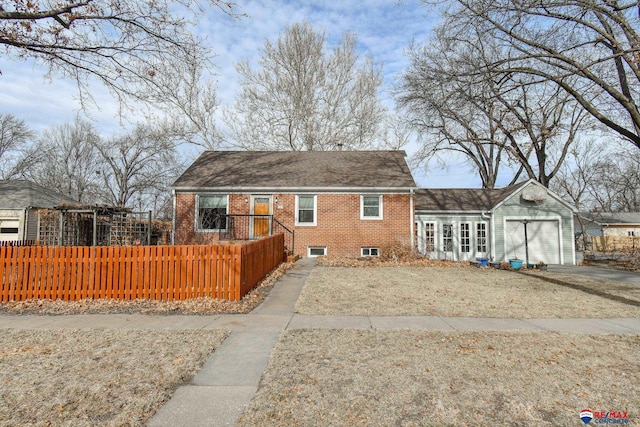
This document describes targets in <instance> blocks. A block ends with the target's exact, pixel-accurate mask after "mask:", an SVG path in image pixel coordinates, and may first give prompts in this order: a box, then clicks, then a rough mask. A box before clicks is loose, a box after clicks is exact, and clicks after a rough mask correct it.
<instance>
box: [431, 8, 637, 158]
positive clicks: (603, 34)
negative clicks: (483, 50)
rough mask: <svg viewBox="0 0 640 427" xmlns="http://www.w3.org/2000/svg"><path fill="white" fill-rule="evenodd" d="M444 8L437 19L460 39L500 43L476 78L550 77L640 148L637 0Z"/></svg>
mask: <svg viewBox="0 0 640 427" xmlns="http://www.w3.org/2000/svg"><path fill="white" fill-rule="evenodd" d="M423 1H424V2H425V3H432V2H431V1H430V0H423ZM448 6H449V7H447V8H446V12H445V22H444V23H443V24H442V25H443V26H445V27H448V28H450V29H452V30H453V31H455V32H456V34H457V36H458V40H459V41H460V42H461V43H464V44H465V45H466V46H471V45H473V43H474V42H475V37H476V36H477V35H478V34H482V35H485V36H487V37H489V38H491V39H493V40H494V41H495V43H497V44H498V45H499V46H501V47H502V49H503V53H504V54H503V55H501V56H500V57H498V58H496V59H495V61H492V62H491V63H488V64H487V65H486V67H485V68H484V69H480V70H478V73H479V76H480V75H487V74H490V75H492V76H497V77H498V78H512V77H513V76H529V77H531V78H532V79H534V80H536V79H537V80H543V81H548V82H552V83H553V84H556V85H558V86H559V87H560V88H562V90H564V91H566V93H568V94H569V95H571V96H572V97H573V98H574V99H575V100H576V101H577V102H578V103H579V104H580V105H581V106H582V107H583V108H584V109H585V110H586V111H588V112H589V114H591V115H592V116H593V117H594V118H595V119H597V120H598V121H599V122H600V123H602V124H603V125H604V126H606V127H607V128H609V129H610V130H613V131H614V132H615V133H617V134H618V135H620V136H621V137H622V138H624V139H626V140H628V141H629V142H631V143H632V144H634V145H635V146H636V147H639V148H640V110H639V108H638V102H639V96H640V92H639V89H640V85H639V83H640V35H639V33H638V28H639V24H640V18H639V16H638V3H637V1H630V0H629V1H619V0H607V1H571V2H567V1H564V0H541V1H518V2H513V1H510V0H497V1H496V0H452V1H450V2H448Z"/></svg>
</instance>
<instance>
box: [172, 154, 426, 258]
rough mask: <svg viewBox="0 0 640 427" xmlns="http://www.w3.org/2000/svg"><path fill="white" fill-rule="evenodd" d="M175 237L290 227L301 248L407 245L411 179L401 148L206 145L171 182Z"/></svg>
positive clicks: (305, 252) (235, 235) (366, 249)
mask: <svg viewBox="0 0 640 427" xmlns="http://www.w3.org/2000/svg"><path fill="white" fill-rule="evenodd" d="M172 188H173V192H174V196H175V197H174V203H175V204H174V227H173V230H174V236H173V237H174V243H175V244H191V243H207V242H212V241H215V240H220V239H223V240H224V239H241V238H249V239H253V238H259V237H262V236H265V235H269V234H272V233H273V232H274V231H277V230H281V229H282V228H281V226H282V227H283V228H286V229H288V230H291V231H294V232H295V242H293V241H292V242H291V243H290V244H288V246H289V248H288V249H289V250H292V249H293V251H294V252H295V254H296V255H301V256H318V255H336V256H350V257H358V256H368V255H372V256H375V255H378V254H380V251H381V250H382V248H384V247H385V246H388V245H393V244H397V243H402V244H406V245H410V244H411V242H412V236H413V234H414V230H413V226H414V215H413V212H414V209H413V198H412V195H413V192H414V191H415V188H416V184H415V181H414V180H413V177H412V175H411V171H410V170H409V167H408V165H407V162H406V154H405V152H404V151H305V152H256V151H207V152H205V153H203V154H202V155H201V156H200V157H199V158H198V159H197V160H196V161H195V162H194V163H193V164H192V165H191V166H190V167H189V168H188V169H187V170H186V171H185V172H184V174H182V176H180V177H179V178H178V180H177V181H176V182H175V183H174V184H173V186H172Z"/></svg>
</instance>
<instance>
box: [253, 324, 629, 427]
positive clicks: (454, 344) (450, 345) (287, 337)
mask: <svg viewBox="0 0 640 427" xmlns="http://www.w3.org/2000/svg"><path fill="white" fill-rule="evenodd" d="M583 408H591V409H592V410H598V411H627V412H629V416H630V417H631V419H630V421H631V425H634V424H635V423H637V422H638V421H640V418H639V417H638V408H640V337H639V336H634V335H580V334H558V333H536V332H522V333H503V332H484V333H465V332H454V333H448V332H427V331H372V330H366V331H363V330H294V331H287V332H286V333H285V334H284V335H283V337H282V338H281V340H280V342H279V343H278V345H277V346H276V349H275V350H274V353H273V355H272V358H271V363H270V365H269V367H268V369H267V371H266V373H265V375H264V377H263V380H262V383H261V386H260V389H259V391H258V394H257V396H256V398H255V399H254V400H253V401H252V402H251V403H250V404H249V406H248V408H247V409H246V411H245V413H244V414H243V417H242V418H241V421H240V425H241V426H244V427H247V426H260V427H264V426H284V425H291V426H294V425H295V426H318V425H327V426H328V425H336V426H360V425H361V426H394V425H395V426H442V425H451V426H454V425H455V426H459V425H468V426H489V425H519V426H531V425H535V426H557V425H565V426H569V425H573V426H578V425H583V424H582V422H581V421H580V418H579V413H580V411H581V410H582V409H583Z"/></svg>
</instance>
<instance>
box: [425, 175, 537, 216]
mask: <svg viewBox="0 0 640 427" xmlns="http://www.w3.org/2000/svg"><path fill="white" fill-rule="evenodd" d="M527 183H528V181H524V182H521V183H518V184H513V185H510V186H508V187H504V188H491V189H490V188H434V189H427V188H425V189H420V190H416V202H415V208H416V211H452V212H459V211H472V212H481V211H489V210H491V209H493V208H494V207H495V206H496V205H497V204H498V203H500V202H502V201H503V200H505V199H506V198H507V197H509V196H510V195H511V194H513V193H514V192H516V191H517V190H519V189H520V188H522V187H524V186H525V185H526V184H527Z"/></svg>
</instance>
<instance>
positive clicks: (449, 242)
mask: <svg viewBox="0 0 640 427" xmlns="http://www.w3.org/2000/svg"><path fill="white" fill-rule="evenodd" d="M442 250H443V251H444V252H453V224H442Z"/></svg>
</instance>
